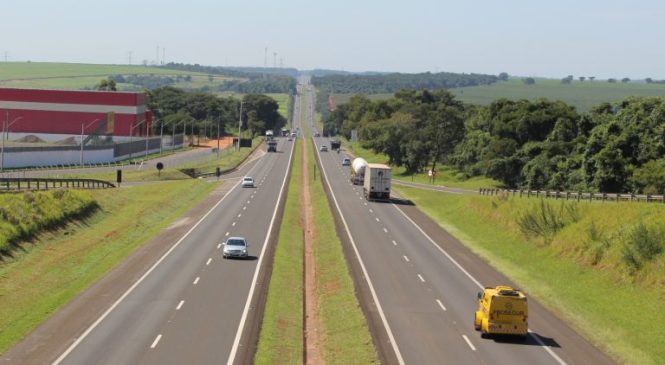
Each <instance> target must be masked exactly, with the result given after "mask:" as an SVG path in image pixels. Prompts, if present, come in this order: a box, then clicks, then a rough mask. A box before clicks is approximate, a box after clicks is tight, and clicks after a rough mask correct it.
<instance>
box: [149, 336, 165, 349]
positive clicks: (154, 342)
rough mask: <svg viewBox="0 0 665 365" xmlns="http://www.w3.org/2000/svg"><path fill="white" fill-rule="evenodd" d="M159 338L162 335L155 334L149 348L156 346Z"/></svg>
mask: <svg viewBox="0 0 665 365" xmlns="http://www.w3.org/2000/svg"><path fill="white" fill-rule="evenodd" d="M161 339H162V335H161V334H159V335H157V337H156V338H155V340H154V341H152V345H150V348H151V349H154V348H155V347H157V344H158V343H159V340H161Z"/></svg>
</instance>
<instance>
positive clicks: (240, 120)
mask: <svg viewBox="0 0 665 365" xmlns="http://www.w3.org/2000/svg"><path fill="white" fill-rule="evenodd" d="M243 104H244V101H242V100H240V115H239V117H238V151H240V128H242V105H243Z"/></svg>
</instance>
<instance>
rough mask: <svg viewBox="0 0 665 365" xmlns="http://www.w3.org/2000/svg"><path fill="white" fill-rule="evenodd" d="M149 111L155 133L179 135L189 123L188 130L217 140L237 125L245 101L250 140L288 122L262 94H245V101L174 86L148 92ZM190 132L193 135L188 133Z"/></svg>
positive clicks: (270, 100) (246, 126)
mask: <svg viewBox="0 0 665 365" xmlns="http://www.w3.org/2000/svg"><path fill="white" fill-rule="evenodd" d="M146 93H147V94H148V97H149V100H150V101H149V104H148V106H149V108H150V110H152V111H153V113H154V115H155V119H156V120H158V121H159V122H156V123H153V133H160V131H161V128H162V124H163V128H164V133H171V132H172V131H173V128H176V130H177V131H178V132H180V131H182V129H181V128H183V127H184V125H185V124H187V126H188V127H187V130H188V131H193V133H195V134H197V135H206V136H207V137H213V138H214V137H216V136H217V128H218V127H219V135H220V136H223V135H226V134H227V132H226V131H227V130H229V129H235V128H237V126H238V121H239V116H240V103H241V102H242V121H243V131H245V130H246V131H248V132H247V133H249V134H250V136H251V137H255V136H257V135H262V134H264V133H265V131H266V130H268V129H281V128H282V127H283V126H284V125H286V119H285V118H284V117H283V116H282V115H281V114H279V104H278V103H277V101H275V100H274V99H273V98H271V97H269V96H266V95H262V94H246V95H244V96H243V97H242V99H237V98H234V97H218V96H216V95H213V94H210V93H205V92H198V91H197V92H187V91H184V90H182V89H178V88H174V87H171V86H166V87H161V88H157V89H153V90H150V91H146ZM188 133H191V132H188Z"/></svg>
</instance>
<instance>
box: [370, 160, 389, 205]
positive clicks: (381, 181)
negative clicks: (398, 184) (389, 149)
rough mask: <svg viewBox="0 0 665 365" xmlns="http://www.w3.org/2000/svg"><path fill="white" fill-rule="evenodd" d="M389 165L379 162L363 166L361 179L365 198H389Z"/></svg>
mask: <svg viewBox="0 0 665 365" xmlns="http://www.w3.org/2000/svg"><path fill="white" fill-rule="evenodd" d="M390 171H391V169H390V166H388V165H384V164H380V163H370V164H367V167H365V177H364V179H363V180H364V181H363V195H364V196H365V199H367V200H369V201H372V200H388V199H390V180H391V173H390Z"/></svg>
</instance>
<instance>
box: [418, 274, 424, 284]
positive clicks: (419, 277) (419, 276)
mask: <svg viewBox="0 0 665 365" xmlns="http://www.w3.org/2000/svg"><path fill="white" fill-rule="evenodd" d="M418 279H420V281H422V282H423V283H424V282H425V279H424V278H423V276H422V275H420V274H418Z"/></svg>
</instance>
